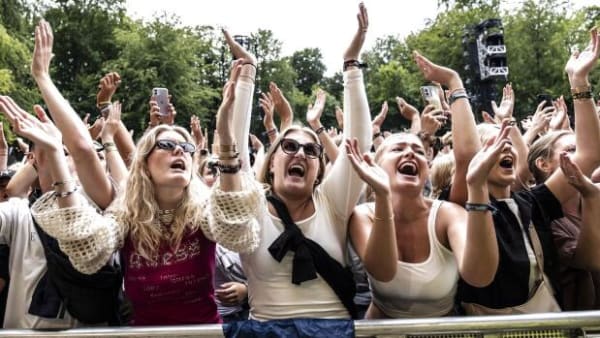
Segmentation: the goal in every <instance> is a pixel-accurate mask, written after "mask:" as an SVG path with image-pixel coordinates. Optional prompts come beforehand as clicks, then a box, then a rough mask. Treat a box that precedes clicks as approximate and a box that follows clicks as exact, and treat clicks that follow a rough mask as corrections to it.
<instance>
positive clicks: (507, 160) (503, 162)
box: [500, 156, 514, 169]
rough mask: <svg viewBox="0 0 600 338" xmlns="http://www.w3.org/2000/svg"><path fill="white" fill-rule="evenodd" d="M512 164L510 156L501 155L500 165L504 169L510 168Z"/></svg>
mask: <svg viewBox="0 0 600 338" xmlns="http://www.w3.org/2000/svg"><path fill="white" fill-rule="evenodd" d="M513 164H514V160H513V158H512V157H511V156H506V157H503V158H502V159H501V160H500V167H502V168H505V169H512V168H513Z"/></svg>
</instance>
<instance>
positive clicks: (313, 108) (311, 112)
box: [306, 89, 327, 129]
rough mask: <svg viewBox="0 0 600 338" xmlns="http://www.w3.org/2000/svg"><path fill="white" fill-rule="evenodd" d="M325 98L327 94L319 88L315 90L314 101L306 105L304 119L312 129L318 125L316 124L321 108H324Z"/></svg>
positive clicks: (321, 111) (319, 118)
mask: <svg viewBox="0 0 600 338" xmlns="http://www.w3.org/2000/svg"><path fill="white" fill-rule="evenodd" d="M326 99H327V94H325V91H323V90H322V89H319V90H318V91H317V95H316V98H315V103H314V104H313V105H309V106H308V111H307V112H306V121H307V122H308V124H309V125H310V126H311V127H312V128H313V129H314V128H316V127H318V126H317V125H318V124H320V121H321V115H322V114H323V109H325V100H326Z"/></svg>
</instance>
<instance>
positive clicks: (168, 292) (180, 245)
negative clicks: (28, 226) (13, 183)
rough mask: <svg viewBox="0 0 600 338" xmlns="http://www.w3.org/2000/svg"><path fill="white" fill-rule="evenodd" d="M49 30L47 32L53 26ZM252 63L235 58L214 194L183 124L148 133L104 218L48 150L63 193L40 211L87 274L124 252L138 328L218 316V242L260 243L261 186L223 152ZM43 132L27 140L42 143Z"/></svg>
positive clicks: (221, 119)
mask: <svg viewBox="0 0 600 338" xmlns="http://www.w3.org/2000/svg"><path fill="white" fill-rule="evenodd" d="M46 25H47V23H46ZM44 26H45V25H44V23H42V31H45V30H48V29H49V27H44ZM252 67H254V65H251V64H249V65H244V66H242V64H241V61H237V62H236V63H235V64H234V66H233V70H232V75H231V78H230V80H229V81H228V83H227V84H226V85H225V88H224V92H223V96H224V97H223V102H222V104H221V107H220V108H219V112H218V115H217V130H218V132H219V135H220V137H221V147H222V151H221V153H220V156H221V157H220V160H219V167H220V169H221V176H220V178H219V183H217V185H216V186H215V188H214V189H213V190H212V192H211V193H209V191H208V190H207V188H206V186H204V185H203V184H202V183H201V182H200V179H199V178H198V175H196V174H195V173H196V172H197V171H196V168H194V161H193V153H194V152H195V150H196V149H195V145H194V143H193V139H192V137H191V136H190V134H189V133H188V132H187V131H186V130H185V129H183V128H181V127H177V126H168V125H160V126H157V127H155V128H151V129H149V130H148V131H147V132H146V133H145V134H144V135H143V136H142V137H141V139H140V140H139V142H138V144H137V147H136V150H135V153H134V156H133V159H132V163H131V168H130V173H129V177H128V178H127V181H126V186H125V189H124V190H123V192H122V194H121V195H120V196H118V197H117V199H116V201H115V202H113V204H112V205H111V207H110V208H109V210H108V211H107V213H106V214H104V215H101V214H99V213H97V212H96V210H95V209H94V208H92V207H90V206H89V204H88V203H85V202H84V199H83V197H82V196H81V195H79V194H78V193H77V191H76V190H77V188H76V186H75V185H74V182H73V180H72V177H70V175H69V172H68V171H67V170H66V168H64V165H61V163H63V162H62V160H63V159H62V158H61V157H62V156H64V154H62V152H61V151H56V149H55V148H57V147H58V146H57V145H49V146H47V148H48V151H49V152H51V153H52V154H53V156H55V158H56V159H57V160H56V161H54V164H55V166H54V167H53V168H52V170H51V172H52V179H53V180H54V182H55V183H54V187H55V189H54V190H55V191H54V193H48V194H46V195H44V196H42V197H41V198H40V199H39V200H38V201H37V202H36V204H35V205H34V206H33V207H32V213H33V214H34V217H35V218H36V220H37V221H38V223H39V224H40V225H41V226H42V227H43V228H44V230H45V231H46V232H47V233H48V234H50V235H51V236H53V237H55V238H56V239H57V240H58V242H59V244H60V246H61V249H62V250H63V251H64V253H65V254H67V255H68V256H69V258H70V260H71V262H72V263H73V265H74V267H75V268H76V269H78V270H79V271H81V272H83V273H93V272H95V271H97V270H98V269H100V268H101V267H102V266H103V265H104V264H106V262H107V261H109V260H110V259H111V257H112V256H113V254H114V253H115V252H117V251H119V250H120V252H121V262H122V263H123V264H124V265H125V281H124V285H125V294H126V296H127V297H128V298H129V300H130V301H131V303H132V305H133V320H132V322H131V325H180V324H201V323H218V322H220V317H219V315H218V313H217V307H216V304H215V299H214V288H213V275H214V269H215V242H220V243H222V244H224V245H225V246H227V247H229V248H231V249H233V250H237V251H245V250H253V249H254V248H255V247H256V245H257V244H258V243H257V232H256V223H255V222H254V221H253V219H254V218H253V217H254V211H255V209H256V205H257V201H258V196H259V195H260V194H261V189H260V188H259V187H258V186H257V185H255V184H252V181H251V180H247V182H249V183H244V180H243V177H242V175H241V174H240V173H239V172H238V171H239V159H238V158H237V156H236V153H234V152H232V151H230V150H227V149H225V148H226V147H225V145H228V147H229V149H231V148H233V136H232V131H231V130H232V127H231V123H232V119H231V115H232V114H233V113H234V111H233V110H234V109H233V107H234V99H235V101H237V100H238V99H240V100H243V103H240V104H239V105H238V106H237V107H240V108H245V107H247V106H249V105H250V101H251V96H250V97H241V98H235V95H234V90H235V87H236V85H237V82H238V80H239V81H242V80H240V78H241V76H248V75H247V74H248V72H249V70H248V68H251V69H252V70H253V68H252ZM252 70H250V71H252ZM240 73H241V75H240ZM19 119H20V120H23V121H25V122H27V121H29V120H31V118H27V117H26V116H20V117H19ZM34 122H35V121H34ZM37 129H40V130H41V128H37ZM43 134H44V133H43V132H41V131H39V130H38V132H31V133H29V134H28V136H29V137H31V138H32V139H34V140H35V139H36V138H37V140H38V141H39V143H42V144H44V141H43V140H41V139H40V138H42V137H43ZM60 150H62V148H60ZM236 169H237V170H236ZM224 210H226V211H227V212H224Z"/></svg>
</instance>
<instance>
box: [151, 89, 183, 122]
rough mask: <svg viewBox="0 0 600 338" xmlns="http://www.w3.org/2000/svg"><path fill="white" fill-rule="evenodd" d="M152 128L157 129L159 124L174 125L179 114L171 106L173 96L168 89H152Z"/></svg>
mask: <svg viewBox="0 0 600 338" xmlns="http://www.w3.org/2000/svg"><path fill="white" fill-rule="evenodd" d="M149 103H150V126H152V127H155V126H157V125H159V124H163V123H164V124H168V125H173V124H174V123H175V116H176V115H177V112H176V111H175V107H174V106H173V104H171V95H169V91H168V90H167V88H154V89H152V96H151V97H150V102H149Z"/></svg>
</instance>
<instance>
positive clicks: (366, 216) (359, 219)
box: [350, 203, 374, 224]
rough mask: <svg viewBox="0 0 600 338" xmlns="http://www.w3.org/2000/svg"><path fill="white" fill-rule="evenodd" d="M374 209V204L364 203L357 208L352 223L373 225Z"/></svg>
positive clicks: (351, 219) (351, 218)
mask: <svg viewBox="0 0 600 338" xmlns="http://www.w3.org/2000/svg"><path fill="white" fill-rule="evenodd" d="M373 207H374V206H373V204H372V203H363V204H359V205H357V206H355V207H354V212H353V213H352V216H351V217H350V223H355V222H356V223H361V224H364V223H367V222H368V223H367V224H369V223H371V220H372V219H373ZM356 223H355V224H356Z"/></svg>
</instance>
